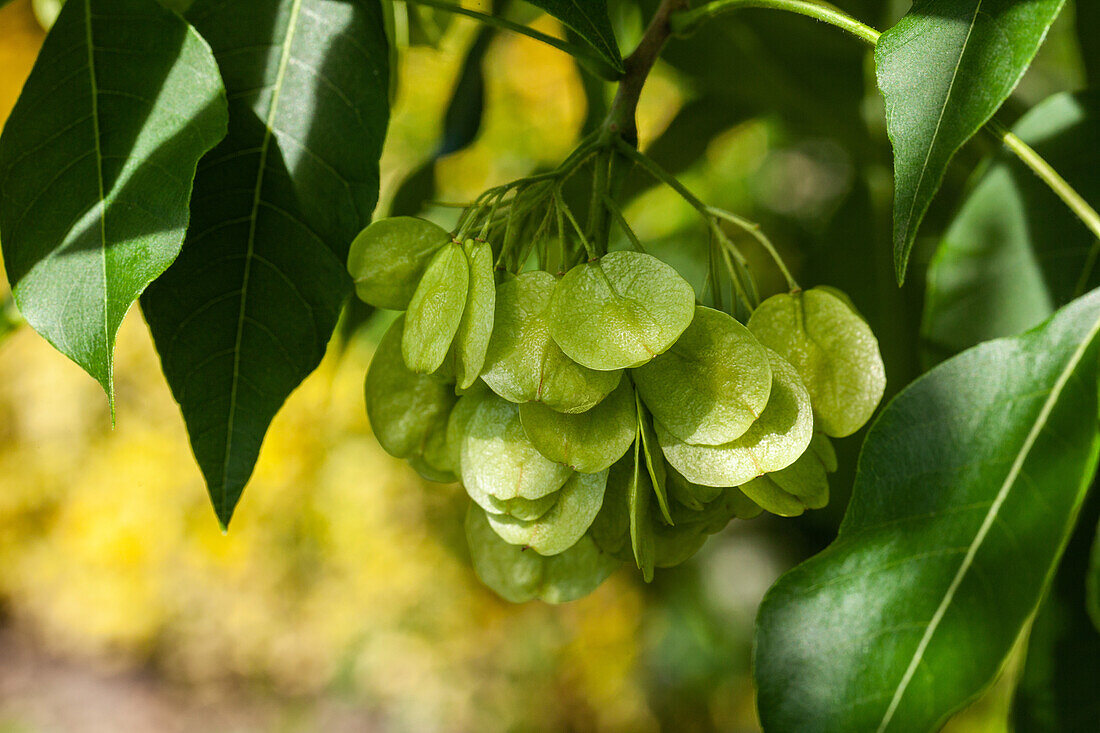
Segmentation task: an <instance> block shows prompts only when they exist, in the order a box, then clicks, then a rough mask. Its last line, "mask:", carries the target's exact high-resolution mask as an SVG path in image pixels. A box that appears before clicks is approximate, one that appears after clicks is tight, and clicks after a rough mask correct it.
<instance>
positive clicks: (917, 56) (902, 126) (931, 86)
mask: <svg viewBox="0 0 1100 733" xmlns="http://www.w3.org/2000/svg"><path fill="white" fill-rule="evenodd" d="M1064 2H1065V0H1029V1H1028V2H1019V0H923V2H917V3H916V4H915V5H914V6H913V9H912V10H911V11H909V14H908V15H906V16H905V17H904V18H903V19H902V20H901V21H900V22H899V23H898V24H897V25H895V26H894V27H893V28H891V29H890V30H888V31H886V32H885V33H883V34H882V38H881V39H880V40H879V43H878V46H877V47H876V49H875V66H876V68H877V71H878V85H879V88H880V89H881V90H882V94H883V96H884V97H885V98H886V123H887V128H888V131H889V133H890V140H891V141H892V142H893V146H894V267H895V269H896V271H897V278H898V282H901V281H902V280H904V278H905V269H906V265H907V264H908V262H909V252H910V251H911V250H912V248H913V242H914V240H915V239H916V236H917V229H918V227H919V226H920V222H921V219H923V218H924V214H925V212H926V211H927V210H928V204H929V203H930V202H931V201H932V197H933V196H935V194H936V191H937V190H938V189H939V187H940V184H941V183H942V182H943V176H944V171H945V170H946V169H947V164H948V163H949V162H950V161H951V158H952V157H954V155H955V153H956V152H957V151H958V149H959V148H960V147H962V145H963V143H965V142H966V141H967V140H969V139H970V138H971V137H972V136H973V135H974V133H976V132H977V131H978V130H979V129H981V127H982V125H984V124H985V123H986V122H988V121H989V119H990V118H991V117H992V116H993V113H994V112H996V111H997V109H998V108H999V107H1000V106H1001V104H1002V103H1003V102H1004V101H1005V99H1007V98H1008V95H1009V94H1011V93H1012V90H1013V89H1015V88H1016V84H1017V83H1018V82H1019V81H1020V78H1021V77H1022V76H1023V74H1024V71H1026V70H1027V67H1028V65H1029V64H1030V63H1031V59H1032V58H1034V56H1035V52H1036V51H1038V50H1039V45H1040V44H1041V43H1042V42H1043V38H1044V37H1045V36H1046V33H1047V29H1048V28H1050V24H1051V23H1053V22H1054V19H1055V18H1056V17H1057V16H1058V12H1059V11H1060V10H1061V9H1062V5H1063V3H1064Z"/></svg>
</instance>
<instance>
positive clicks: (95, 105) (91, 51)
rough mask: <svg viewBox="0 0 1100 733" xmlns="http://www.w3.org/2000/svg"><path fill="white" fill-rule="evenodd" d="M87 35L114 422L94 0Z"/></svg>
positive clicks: (87, 6) (88, 8)
mask: <svg viewBox="0 0 1100 733" xmlns="http://www.w3.org/2000/svg"><path fill="white" fill-rule="evenodd" d="M84 38H85V42H86V43H87V44H88V81H89V83H90V85H91V89H92V138H93V139H94V141H95V167H96V183H97V184H98V186H99V203H98V206H99V256H100V263H101V266H102V271H103V347H104V349H105V350H106V357H107V364H106V367H107V370H106V377H107V384H106V385H105V386H106V387H107V399H108V401H109V402H110V403H111V422H112V424H113V423H114V415H115V395H114V381H115V379H114V368H113V366H112V361H113V360H112V356H111V348H110V342H111V336H110V324H109V323H108V317H109V313H108V311H109V305H108V302H107V205H106V195H105V193H104V185H103V150H102V147H101V143H100V132H99V84H98V83H97V82H96V71H95V43H94V41H93V38H92V0H84Z"/></svg>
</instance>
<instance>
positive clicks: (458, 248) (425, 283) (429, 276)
mask: <svg viewBox="0 0 1100 733" xmlns="http://www.w3.org/2000/svg"><path fill="white" fill-rule="evenodd" d="M469 287H470V260H469V258H467V257H466V253H465V252H464V251H463V249H462V245H461V244H458V243H457V242H451V243H450V244H447V245H445V246H444V247H443V248H442V249H440V250H439V251H438V252H436V253H435V256H434V257H432V261H431V262H429V263H428V267H427V269H425V270H424V276H423V277H422V278H420V284H419V285H417V286H416V292H414V293H413V297H412V300H410V301H409V310H408V311H407V312H406V313H405V335H404V337H403V338H402V339H401V353H402V354H404V356H405V365H406V366H407V367H409V369H412V370H413V371H414V372H417V373H418V374H431V373H432V372H434V371H435V370H436V369H438V368H439V367H440V366H441V365H442V364H443V360H444V359H446V358H447V352H448V351H450V349H451V342H452V341H453V340H454V337H455V333H457V332H458V325H459V323H460V322H461V321H462V313H463V311H464V310H465V309H466V293H467V291H468V290H469Z"/></svg>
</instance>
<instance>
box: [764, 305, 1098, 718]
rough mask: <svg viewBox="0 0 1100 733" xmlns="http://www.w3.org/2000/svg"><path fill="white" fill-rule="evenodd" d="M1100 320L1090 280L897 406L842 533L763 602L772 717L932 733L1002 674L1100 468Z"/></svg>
mask: <svg viewBox="0 0 1100 733" xmlns="http://www.w3.org/2000/svg"><path fill="white" fill-rule="evenodd" d="M1098 331H1100V291H1093V292H1092V293H1090V294H1089V295H1087V296H1085V297H1084V298H1081V299H1079V300H1077V301H1075V302H1074V303H1072V304H1071V305H1069V306H1068V307H1066V308H1065V309H1063V310H1062V311H1060V312H1059V313H1058V314H1057V315H1055V317H1054V318H1053V319H1052V320H1051V321H1050V322H1048V323H1047V324H1046V325H1044V326H1043V327H1041V328H1039V329H1037V330H1035V331H1032V332H1029V333H1028V334H1026V335H1024V336H1020V337H1016V338H1011V339H1003V340H999V341H993V342H990V343H987V344H983V345H981V346H978V347H975V348H974V349H971V350H969V351H967V352H964V353H963V354H960V355H959V356H957V357H955V358H954V359H951V360H950V361H947V362H945V363H944V364H941V365H940V366H939V367H937V368H935V369H933V370H932V371H930V372H929V373H928V374H926V375H925V376H923V377H921V378H920V379H918V380H917V381H916V382H914V383H913V384H912V385H910V386H909V387H908V388H907V389H906V390H904V391H903V392H902V393H901V394H900V395H899V396H898V397H897V398H896V399H895V400H894V401H893V402H892V403H891V404H890V406H889V407H887V409H886V410H885V411H884V412H883V413H882V415H881V417H880V418H879V419H878V420H877V421H876V423H875V425H874V426H873V427H872V429H871V431H870V433H869V434H868V436H867V440H866V442H865V444H864V448H863V453H862V456H861V458H860V464H859V473H858V476H857V478H856V484H855V488H854V492H853V496H852V500H851V504H850V505H849V509H848V513H847V515H846V517H845V519H844V523H843V524H842V525H841V528H840V535H839V537H838V538H837V540H836V542H834V543H833V544H832V545H831V546H830V547H829V548H828V549H826V550H825V551H824V552H822V553H821V554H819V555H817V556H816V557H814V558H812V559H811V560H809V561H808V562H806V563H803V564H802V565H800V566H798V567H797V568H795V569H794V570H792V571H790V572H789V573H787V574H786V575H784V576H783V577H782V578H781V579H780V580H779V581H778V582H777V583H776V585H775V586H773V588H772V590H771V591H770V592H769V593H768V595H767V596H766V597H765V600H764V603H763V605H762V606H761V610H760V613H759V616H758V620H757V639H756V652H755V659H756V677H757V685H758V688H759V690H760V696H759V708H760V713H761V719H762V720H763V723H764V726H765V728H773V729H775V730H814V731H842V730H843V731H849V730H872V731H873V730H878V731H887V730H889V731H930V730H935V729H937V728H938V727H939V726H940V725H941V724H942V723H943V721H944V720H945V719H946V718H947V716H949V715H950V714H951V713H953V712H954V711H956V710H958V709H959V708H961V707H962V706H963V705H965V704H966V703H967V702H968V701H969V700H971V699H973V698H974V697H975V696H977V695H978V694H979V693H980V692H981V691H982V690H983V689H984V688H985V687H986V686H987V685H988V684H989V683H990V682H991V681H992V679H993V678H994V676H995V675H996V674H997V673H998V671H999V670H1000V668H1001V665H1002V662H1003V661H1004V659H1005V656H1006V655H1007V654H1008V652H1009V650H1010V649H1011V648H1012V645H1013V643H1014V642H1015V641H1016V638H1017V637H1018V635H1019V633H1020V631H1021V629H1022V628H1023V626H1024V625H1025V624H1026V623H1027V622H1028V620H1029V619H1030V617H1031V615H1032V614H1033V613H1034V611H1035V608H1036V606H1037V605H1038V603H1039V599H1040V597H1041V595H1042V593H1043V591H1044V589H1045V587H1046V585H1047V584H1048V582H1049V580H1050V577H1051V576H1052V575H1053V572H1054V568H1055V565H1056V563H1057V560H1058V558H1059V556H1060V554H1061V550H1062V547H1063V546H1064V544H1065V542H1066V540H1067V538H1068V536H1069V533H1070V530H1071V528H1072V527H1073V524H1074V520H1075V518H1076V515H1077V513H1078V510H1079V508H1080V506H1081V502H1082V500H1083V497H1084V495H1085V492H1086V490H1087V487H1088V484H1089V482H1090V481H1091V480H1092V477H1093V473H1094V471H1095V469H1096V458H1097V448H1098V443H1100V441H1098V436H1097V387H1096V385H1097V366H1098V361H1097V357H1098V355H1100V350H1098V348H1097V343H1096V341H1097V340H1096V335H1097V333H1098ZM853 640H858V642H855V643H854V642H853ZM864 649H874V653H873V654H868V653H864V651H863V650H864ZM792 689H793V690H798V694H797V695H794V694H791V690H792Z"/></svg>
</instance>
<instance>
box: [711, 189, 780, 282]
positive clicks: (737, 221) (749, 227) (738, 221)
mask: <svg viewBox="0 0 1100 733" xmlns="http://www.w3.org/2000/svg"><path fill="white" fill-rule="evenodd" d="M707 211H709V212H710V214H711V216H716V217H718V218H719V219H724V220H725V221H728V222H729V223H731V224H734V225H735V226H738V227H740V228H741V229H743V230H744V231H746V232H748V234H749V235H751V236H752V238H753V239H755V240H756V241H757V242H759V243H760V246H761V247H763V248H764V250H765V251H766V252H767V253H768V256H769V257H771V258H772V261H773V262H775V266H776V267H778V268H779V271H780V272H781V273H783V277H784V279H786V281H787V286H788V287H789V288H790V289H791V290H792V291H795V290H801V289H802V288H800V287H799V286H798V283H797V282H795V279H794V276H792V275H791V271H790V270H788V269H787V265H786V264H784V262H783V258H782V257H780V256H779V251H778V250H777V249H776V248H775V245H774V244H772V241H771V240H770V239H768V236H767V235H766V234H764V232H763V230H762V229H761V228H760V225H759V224H757V223H756V222H753V221H749V220H748V219H743V218H741V217H740V216H738V215H737V214H731V213H730V212H728V211H726V210H724V209H718V208H715V207H713V206H710V207H708V208H707Z"/></svg>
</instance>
